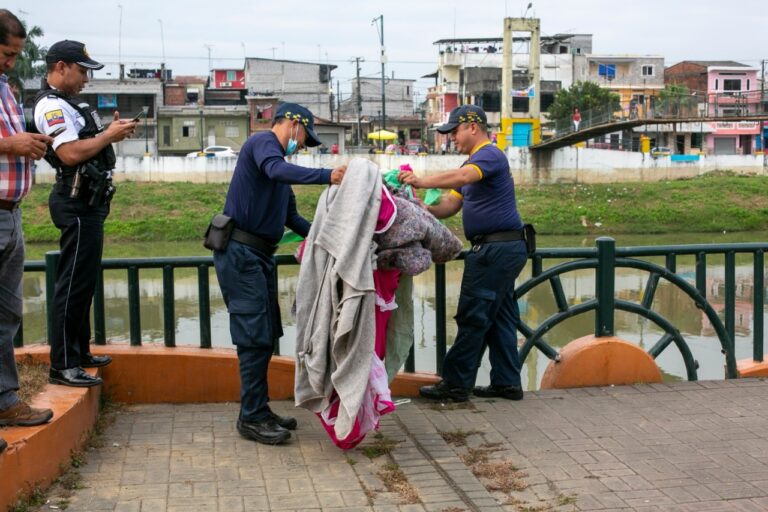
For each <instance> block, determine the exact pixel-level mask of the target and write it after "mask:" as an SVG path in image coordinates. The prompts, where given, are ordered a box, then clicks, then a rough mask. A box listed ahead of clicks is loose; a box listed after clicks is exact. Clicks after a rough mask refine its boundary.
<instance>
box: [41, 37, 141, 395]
mask: <svg viewBox="0 0 768 512" xmlns="http://www.w3.org/2000/svg"><path fill="white" fill-rule="evenodd" d="M45 60H46V64H47V67H48V76H47V79H48V85H49V86H50V88H49V89H44V90H43V91H41V92H40V94H38V96H37V98H36V99H35V109H34V121H35V126H36V128H37V130H38V131H39V132H40V133H44V134H46V135H51V136H55V139H54V142H53V144H52V145H51V146H50V148H49V150H48V153H47V154H46V156H45V159H46V160H47V161H48V163H50V164H51V166H52V167H54V168H55V169H56V184H55V185H54V187H53V190H52V191H51V195H50V197H49V199H48V206H49V208H50V213H51V219H52V220H53V223H54V224H55V225H56V227H57V228H59V229H60V230H61V238H60V240H59V245H60V248H61V259H60V261H59V265H58V269H57V271H58V277H57V280H56V289H55V292H54V299H53V305H52V307H53V332H50V333H49V340H50V344H51V370H50V375H49V382H51V383H53V384H62V385H65V386H77V387H88V386H96V385H99V384H101V382H102V381H101V379H100V378H98V377H94V376H92V375H90V374H88V373H86V372H85V371H84V370H83V368H93V367H99V366H105V365H107V364H109V363H110V362H111V358H110V357H109V356H96V355H92V354H91V352H90V348H89V342H90V338H91V326H90V309H91V302H92V300H93V294H94V291H95V288H96V278H97V275H98V270H99V268H100V266H101V254H102V249H103V240H104V220H105V219H106V218H107V215H108V214H109V202H110V200H111V198H112V195H113V194H114V191H115V188H114V186H113V185H112V170H113V169H114V167H115V152H114V150H113V149H112V143H113V142H118V141H121V140H123V139H125V138H126V137H128V136H129V135H131V134H132V133H133V132H134V130H135V128H136V123H135V122H133V121H124V120H121V119H120V118H119V113H118V112H115V116H114V121H113V122H112V123H110V125H109V126H108V127H107V128H106V129H105V128H104V127H103V126H102V124H101V120H100V118H99V115H98V113H97V112H96V111H95V110H93V109H91V108H90V107H89V106H88V104H86V103H81V102H78V101H77V100H75V99H74V96H75V95H76V94H78V93H79V92H80V91H81V90H82V89H83V86H85V84H86V83H87V82H88V78H89V73H90V72H91V70H94V69H101V68H103V67H104V65H103V64H100V63H98V62H96V61H95V60H93V59H91V58H90V57H89V56H88V52H87V50H86V48H85V45H84V44H83V43H80V42H77V41H69V40H66V41H59V42H57V43H55V44H54V45H53V46H51V47H50V49H49V50H48V54H47V55H46V59H45Z"/></svg>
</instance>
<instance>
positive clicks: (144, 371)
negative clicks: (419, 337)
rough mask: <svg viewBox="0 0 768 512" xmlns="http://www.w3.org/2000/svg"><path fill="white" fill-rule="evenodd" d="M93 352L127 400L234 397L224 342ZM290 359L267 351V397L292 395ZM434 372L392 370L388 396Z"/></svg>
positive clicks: (234, 366) (44, 356)
mask: <svg viewBox="0 0 768 512" xmlns="http://www.w3.org/2000/svg"><path fill="white" fill-rule="evenodd" d="M92 350H93V353H94V354H109V355H110V356H112V359H113V361H112V364H110V365H109V366H105V367H104V368H102V377H103V378H104V393H105V394H106V395H107V396H109V397H110V398H111V399H112V400H115V401H117V402H123V403H129V404H146V403H150V404H151V403H211V402H239V401H240V374H239V367H238V362H237V353H236V352H235V350H234V349H230V348H211V349H201V348H198V347H189V346H180V347H165V346H163V345H160V346H155V345H143V346H140V347H132V346H130V345H126V344H118V343H113V344H109V345H99V346H96V345H92ZM48 351H49V348H48V347H47V346H44V345H35V346H30V347H23V348H19V349H16V357H17V358H18V357H23V356H24V355H25V354H29V355H31V356H32V357H33V358H34V359H36V360H39V361H45V362H48ZM294 369H295V360H294V359H293V358H292V357H287V356H272V360H271V361H270V363H269V373H268V377H267V378H268V379H269V397H270V398H271V399H273V400H287V399H290V398H293V387H294ZM439 380H440V378H439V377H438V376H437V375H435V374H432V373H403V372H401V373H398V374H397V376H395V379H394V380H393V381H392V384H391V386H390V390H391V391H392V395H393V396H408V397H416V396H418V395H419V388H420V387H421V386H425V385H429V384H434V383H435V382H438V381H439Z"/></svg>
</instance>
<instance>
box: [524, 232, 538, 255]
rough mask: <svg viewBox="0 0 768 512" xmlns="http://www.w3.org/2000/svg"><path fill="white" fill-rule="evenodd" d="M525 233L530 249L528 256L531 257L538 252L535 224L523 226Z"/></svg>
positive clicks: (526, 242)
mask: <svg viewBox="0 0 768 512" xmlns="http://www.w3.org/2000/svg"><path fill="white" fill-rule="evenodd" d="M523 235H524V236H525V248H526V249H527V250H528V257H529V258H530V257H531V256H533V253H535V252H536V230H535V229H534V227H533V224H526V225H524V226H523Z"/></svg>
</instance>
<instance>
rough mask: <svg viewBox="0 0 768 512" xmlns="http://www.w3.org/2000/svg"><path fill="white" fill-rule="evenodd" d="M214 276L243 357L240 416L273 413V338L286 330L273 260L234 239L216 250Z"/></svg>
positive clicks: (251, 418) (257, 417) (248, 417)
mask: <svg viewBox="0 0 768 512" xmlns="http://www.w3.org/2000/svg"><path fill="white" fill-rule="evenodd" d="M213 264H214V267H215V268H216V276H217V277H218V279H219V286H220V287H221V293H222V295H223V297H224V303H225V304H226V305H227V310H228V311H229V332H230V334H231V335H232V343H234V344H235V345H236V346H237V358H238V361H239V363H240V417H241V418H242V419H243V420H244V421H259V420H262V419H264V418H266V417H267V416H268V415H269V413H270V409H269V405H268V404H267V402H268V401H269V393H268V391H269V390H268V387H267V369H268V367H269V360H270V359H271V358H272V352H273V350H274V346H275V342H276V341H277V340H278V339H279V338H280V337H281V336H282V335H283V328H282V325H281V322H280V308H279V305H278V302H277V274H276V273H275V262H274V260H273V259H272V257H271V256H267V255H266V254H263V253H261V252H259V251H257V250H256V249H252V248H250V247H248V246H246V245H244V244H241V243H240V242H236V241H234V240H231V241H230V242H229V245H228V246H227V248H226V250H224V251H214V253H213Z"/></svg>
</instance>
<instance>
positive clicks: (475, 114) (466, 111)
mask: <svg viewBox="0 0 768 512" xmlns="http://www.w3.org/2000/svg"><path fill="white" fill-rule="evenodd" d="M461 123H481V124H485V125H487V124H488V118H487V117H485V111H483V109H481V108H480V107H478V106H476V105H462V106H460V107H456V108H455V109H453V110H451V114H450V115H449V116H448V122H447V123H445V124H443V125H441V126H440V127H438V128H437V131H438V132H440V133H451V132H452V131H453V130H454V129H455V128H456V127H457V126H459V125H460V124H461Z"/></svg>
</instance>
